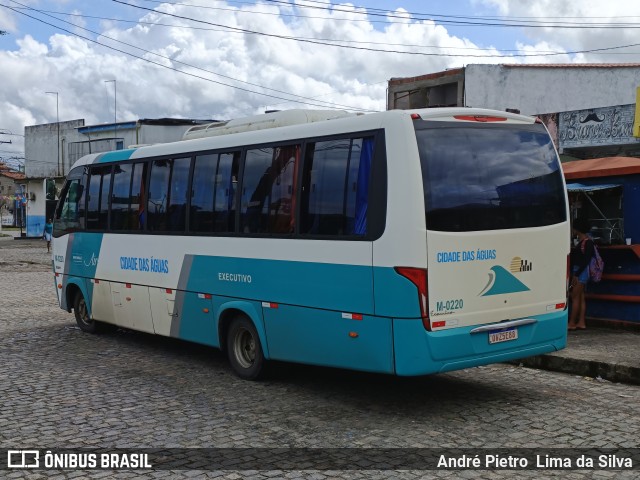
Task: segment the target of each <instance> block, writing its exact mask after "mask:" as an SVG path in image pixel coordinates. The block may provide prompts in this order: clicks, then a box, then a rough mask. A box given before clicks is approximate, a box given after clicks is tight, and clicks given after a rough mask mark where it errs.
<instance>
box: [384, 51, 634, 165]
mask: <svg viewBox="0 0 640 480" xmlns="http://www.w3.org/2000/svg"><path fill="white" fill-rule="evenodd" d="M639 87H640V64H639V63H629V64H543V65H531V64H529V65H506V64H505V65H468V66H467V67H464V68H457V69H452V70H446V71H444V72H435V73H429V74H426V75H420V76H418V77H409V78H392V79H391V80H389V89H388V98H387V106H388V109H395V108H400V109H408V108H426V107H453V106H456V107H480V108H491V109H495V110H507V109H512V110H516V111H519V112H520V113H522V114H524V115H537V116H539V117H540V118H541V119H542V120H543V121H544V123H545V124H546V125H547V128H548V129H549V132H550V133H551V136H552V137H553V139H554V142H555V144H556V146H557V147H558V151H559V152H560V154H561V158H562V160H563V161H567V160H573V159H588V158H597V157H612V156H619V155H624V156H631V157H636V156H637V157H640V112H638V106H639V105H640V94H639V93H637V92H638V88H639Z"/></svg>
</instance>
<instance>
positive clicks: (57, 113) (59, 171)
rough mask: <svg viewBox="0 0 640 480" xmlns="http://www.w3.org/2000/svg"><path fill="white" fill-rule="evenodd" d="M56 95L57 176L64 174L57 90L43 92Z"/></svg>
mask: <svg viewBox="0 0 640 480" xmlns="http://www.w3.org/2000/svg"><path fill="white" fill-rule="evenodd" d="M44 93H50V94H51V95H55V96H56V123H57V124H58V176H61V175H64V168H60V110H59V108H58V92H44Z"/></svg>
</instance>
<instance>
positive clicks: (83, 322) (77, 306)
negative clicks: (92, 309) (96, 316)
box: [73, 291, 100, 333]
mask: <svg viewBox="0 0 640 480" xmlns="http://www.w3.org/2000/svg"><path fill="white" fill-rule="evenodd" d="M73 313H74V315H75V316H76V323H77V324H78V327H80V330H82V331H83V332H87V333H99V332H100V325H99V324H98V322H96V321H95V320H92V319H91V317H89V309H88V308H87V302H86V301H85V299H84V295H82V292H80V291H79V292H78V293H76V298H75V299H74V301H73Z"/></svg>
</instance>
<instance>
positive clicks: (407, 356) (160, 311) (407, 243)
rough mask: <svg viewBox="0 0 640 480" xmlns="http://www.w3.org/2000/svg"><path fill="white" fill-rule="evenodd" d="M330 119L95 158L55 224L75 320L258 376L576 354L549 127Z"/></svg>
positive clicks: (435, 368)
mask: <svg viewBox="0 0 640 480" xmlns="http://www.w3.org/2000/svg"><path fill="white" fill-rule="evenodd" d="M292 115H293V116H292ZM296 116H297V117H300V118H303V120H302V121H301V123H296V122H298V120H295V118H297V117H296ZM287 118H289V120H287ZM304 118H307V119H309V120H308V121H305V120H304ZM291 119H293V120H291ZM316 120H320V116H318V114H315V116H314V115H306V114H304V112H302V113H301V111H290V112H280V113H271V114H267V115H265V116H263V117H259V116H258V117H253V118H249V119H248V120H247V121H246V122H242V121H237V122H236V123H233V122H231V123H230V124H228V125H225V124H218V125H215V126H212V127H211V128H202V127H199V129H198V131H194V132H192V135H191V137H198V136H199V137H202V138H190V139H187V140H183V141H180V142H175V143H168V144H161V145H152V146H143V147H137V148H130V149H127V150H121V151H115V152H108V153H99V154H92V155H88V156H86V157H84V158H82V159H80V160H79V161H78V162H77V163H76V164H75V166H74V167H73V169H72V170H71V171H70V172H69V175H68V178H67V181H66V184H65V186H64V189H63V191H62V194H61V199H60V201H59V204H58V207H57V210H56V214H55V220H54V234H53V236H54V240H53V268H54V273H55V277H56V286H57V292H58V299H59V302H60V306H61V308H63V309H65V310H67V311H69V312H71V311H72V310H73V311H74V313H75V317H76V320H77V323H78V325H79V326H80V328H81V329H82V330H84V331H87V332H92V333H93V332H98V331H100V330H101V329H103V328H105V327H109V326H113V325H115V326H117V327H123V328H127V329H134V330H140V331H143V332H149V333H154V334H158V335H165V336H170V337H175V338H179V339H182V340H187V341H192V342H197V343H201V344H205V345H210V346H213V347H218V348H220V349H222V350H224V351H226V352H227V355H228V358H229V361H230V364H231V366H232V368H233V370H234V371H235V372H236V373H237V375H239V376H240V377H242V378H246V379H254V378H257V377H258V376H260V374H261V373H262V372H263V367H264V365H265V363H266V362H267V361H269V360H279V361H286V362H299V363H305V364H314V365H324V366H331V367H339V368H347V369H354V370H363V371H371V372H384V373H389V374H396V375H424V374H430V373H436V372H444V371H450V370H456V369H462V368H467V367H473V366H477V365H483V364H488V363H492V362H501V361H507V360H514V359H518V358H522V357H526V356H530V355H537V354H542V353H545V352H550V351H555V350H559V349H562V348H564V347H565V345H566V334H567V333H566V332H567V305H566V287H567V278H568V254H569V236H570V235H569V221H568V215H567V210H568V208H567V196H566V191H565V184H564V179H563V176H562V171H561V168H560V162H559V160H558V156H557V153H556V150H555V148H554V146H553V143H552V141H551V138H550V136H549V134H548V132H547V130H546V129H545V126H544V125H543V124H542V123H541V122H540V121H537V120H536V119H534V118H531V117H526V116H521V115H516V114H511V113H505V112H497V111H491V110H483V109H471V108H444V109H423V110H414V111H404V110H403V111H401V110H395V111H387V112H381V113H373V114H367V115H344V116H341V117H340V118H332V119H327V120H323V121H316ZM270 122H271V123H270ZM292 123H293V124H292ZM287 124H289V125H287ZM278 125H279V126H278ZM269 127H271V128H269ZM189 136H190V135H189V133H188V134H187V135H186V137H189Z"/></svg>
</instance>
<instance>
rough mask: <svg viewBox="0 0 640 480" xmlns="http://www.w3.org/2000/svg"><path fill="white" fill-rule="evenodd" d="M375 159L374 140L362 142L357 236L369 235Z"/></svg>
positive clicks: (357, 206)
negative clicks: (370, 179) (370, 194)
mask: <svg viewBox="0 0 640 480" xmlns="http://www.w3.org/2000/svg"><path fill="white" fill-rule="evenodd" d="M372 159H373V138H371V137H369V138H365V139H363V141H362V152H361V154H360V166H359V168H358V187H357V193H356V225H355V232H354V233H355V234H356V235H366V233H367V207H368V202H369V176H370V175H371V160H372Z"/></svg>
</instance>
